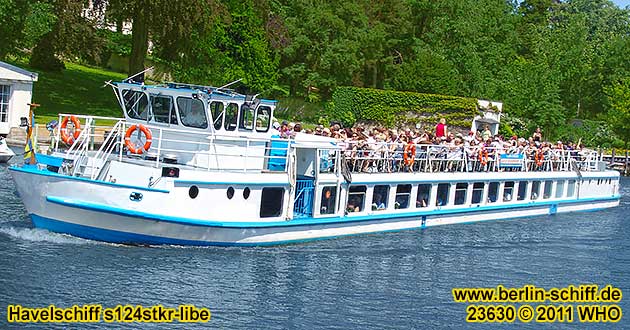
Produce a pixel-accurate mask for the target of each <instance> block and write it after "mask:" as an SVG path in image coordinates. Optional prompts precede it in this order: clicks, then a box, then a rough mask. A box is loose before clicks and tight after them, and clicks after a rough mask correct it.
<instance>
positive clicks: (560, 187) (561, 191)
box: [556, 180, 565, 198]
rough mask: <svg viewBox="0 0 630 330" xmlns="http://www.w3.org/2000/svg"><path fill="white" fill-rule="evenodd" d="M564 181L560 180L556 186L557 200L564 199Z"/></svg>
mask: <svg viewBox="0 0 630 330" xmlns="http://www.w3.org/2000/svg"><path fill="white" fill-rule="evenodd" d="M564 182H565V181H564V180H558V183H557V184H556V198H562V197H564Z"/></svg>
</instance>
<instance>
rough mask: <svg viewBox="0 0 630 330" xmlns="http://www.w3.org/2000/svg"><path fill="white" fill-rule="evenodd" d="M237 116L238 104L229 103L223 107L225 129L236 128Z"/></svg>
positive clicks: (231, 129)
mask: <svg viewBox="0 0 630 330" xmlns="http://www.w3.org/2000/svg"><path fill="white" fill-rule="evenodd" d="M237 118H238V105H236V103H230V104H228V106H227V109H225V130H226V131H233V130H235V129H236V119H237Z"/></svg>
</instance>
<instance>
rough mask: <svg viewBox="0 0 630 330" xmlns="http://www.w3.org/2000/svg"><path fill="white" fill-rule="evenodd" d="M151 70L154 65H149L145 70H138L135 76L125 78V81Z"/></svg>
mask: <svg viewBox="0 0 630 330" xmlns="http://www.w3.org/2000/svg"><path fill="white" fill-rule="evenodd" d="M149 70H153V67H148V68H146V69H144V70H142V71H140V72H138V73H136V74H134V75H133V76H130V77H127V78H125V79H124V80H123V81H129V80H131V79H132V78H135V77H137V76H139V75H141V74H143V73H145V72H147V71H149Z"/></svg>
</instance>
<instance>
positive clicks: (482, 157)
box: [479, 149, 488, 165]
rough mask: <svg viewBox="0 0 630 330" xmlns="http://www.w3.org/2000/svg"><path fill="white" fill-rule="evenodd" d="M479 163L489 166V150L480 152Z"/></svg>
mask: <svg viewBox="0 0 630 330" xmlns="http://www.w3.org/2000/svg"><path fill="white" fill-rule="evenodd" d="M479 162H480V163H481V165H486V164H488V150H486V149H481V150H479Z"/></svg>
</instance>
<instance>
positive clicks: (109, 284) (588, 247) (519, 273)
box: [0, 165, 630, 329]
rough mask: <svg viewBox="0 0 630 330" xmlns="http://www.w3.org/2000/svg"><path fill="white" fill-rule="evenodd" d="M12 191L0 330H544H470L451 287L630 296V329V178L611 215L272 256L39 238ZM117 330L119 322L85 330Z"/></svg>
mask: <svg viewBox="0 0 630 330" xmlns="http://www.w3.org/2000/svg"><path fill="white" fill-rule="evenodd" d="M0 182H2V184H0V328H5V327H7V326H10V325H9V324H7V323H6V306H7V305H8V304H23V305H28V306H32V307H43V306H48V305H50V304H55V305H57V306H60V307H70V306H72V305H73V304H78V305H83V304H95V303H98V304H103V306H105V307H113V306H114V305H116V304H132V305H136V304H142V305H145V306H146V305H155V304H163V305H165V306H177V305H178V304H195V305H197V306H205V307H208V308H209V309H210V310H211V311H212V319H211V320H210V322H209V323H207V324H204V325H195V324H188V325H186V326H185V328H194V327H206V328H221V329H321V328H326V329H434V328H455V327H457V328H478V329H485V328H488V327H489V326H491V327H504V328H514V326H519V327H525V328H538V327H539V326H540V324H538V325H537V324H535V323H533V324H520V322H518V321H517V322H516V323H519V324H504V325H503V326H497V325H490V324H484V325H475V324H467V323H465V321H464V320H465V307H466V306H465V305H464V304H457V303H454V302H453V301H452V295H451V289H452V288H453V287H493V286H496V285H498V284H503V285H505V286H508V287H510V286H511V287H520V286H522V285H525V284H534V285H537V286H541V287H545V288H550V287H564V286H567V285H569V284H582V283H595V284H600V285H605V284H612V285H614V286H616V287H619V288H620V289H622V290H623V291H624V293H625V296H626V297H627V298H624V299H623V300H622V302H621V303H620V306H621V307H622V308H623V309H624V311H625V312H626V314H627V315H626V316H624V318H623V319H622V320H621V322H620V323H618V324H609V325H608V328H630V304H628V300H630V230H629V229H628V221H627V220H628V214H630V180H628V179H624V180H623V181H622V194H623V198H622V201H621V206H620V207H617V208H614V209H610V210H604V211H598V212H588V213H573V214H562V215H556V216H545V217H536V218H528V219H518V220H509V221H495V222H486V223H478V224H468V225H452V226H445V227H437V228H430V229H427V230H423V231H419V230H418V231H406V232H399V233H389V234H375V235H364V236H357V237H351V238H343V239H336V240H326V241H318V242H314V243H308V244H299V245H288V246H279V247H267V248H214V247H210V248H190V247H188V248H183V247H135V246H122V245H113V244H105V243H98V242H93V241H88V240H82V239H78V238H74V237H70V236H65V235H58V234H52V233H49V232H47V231H43V230H37V229H33V228H32V225H31V223H30V221H29V219H28V217H27V215H26V213H25V210H24V207H23V206H22V204H21V202H20V199H19V198H18V197H17V195H16V192H15V188H14V185H13V182H12V180H11V178H10V176H9V173H8V171H7V167H6V166H4V165H0ZM596 325H597V327H598V328H599V327H601V326H603V325H602V324H596ZM125 326H126V327H131V328H143V329H144V328H162V329H170V328H173V327H174V326H177V328H184V327H183V326H181V325H169V324H137V323H136V324H131V325H129V324H126V325H125ZM584 326H585V325H584V324H580V323H574V324H572V325H567V324H548V325H546V326H545V327H546V328H566V327H570V328H584ZM32 327H36V326H32ZM46 327H47V328H50V327H51V326H50V324H48V325H46ZM66 327H67V326H64V325H59V326H57V328H66ZM106 327H107V328H119V327H120V324H118V325H116V324H113V325H111V324H110V325H107V324H104V323H100V324H81V325H80V327H77V326H75V327H73V328H106ZM588 327H589V328H590V327H592V325H588ZM53 328H55V327H54V326H53Z"/></svg>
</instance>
